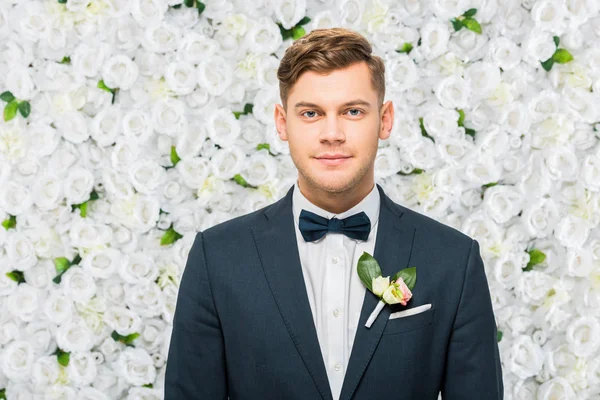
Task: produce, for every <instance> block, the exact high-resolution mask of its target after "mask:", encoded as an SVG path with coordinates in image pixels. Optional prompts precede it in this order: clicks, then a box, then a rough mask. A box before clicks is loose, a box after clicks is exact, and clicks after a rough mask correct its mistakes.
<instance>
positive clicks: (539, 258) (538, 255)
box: [528, 249, 546, 265]
mask: <svg viewBox="0 0 600 400" xmlns="http://www.w3.org/2000/svg"><path fill="white" fill-rule="evenodd" d="M528 253H529V264H531V265H536V264H540V263H543V262H544V260H546V254H544V252H542V251H540V250H537V249H532V250H529V251H528Z"/></svg>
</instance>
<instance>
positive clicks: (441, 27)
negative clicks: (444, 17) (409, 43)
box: [420, 19, 450, 60]
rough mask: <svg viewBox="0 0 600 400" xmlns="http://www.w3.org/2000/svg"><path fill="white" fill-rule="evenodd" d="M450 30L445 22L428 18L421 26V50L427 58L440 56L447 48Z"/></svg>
mask: <svg viewBox="0 0 600 400" xmlns="http://www.w3.org/2000/svg"><path fill="white" fill-rule="evenodd" d="M449 39H450V31H449V29H448V25H447V24H446V23H442V22H439V21H438V20H435V19H433V20H430V21H428V22H427V23H425V24H424V25H423V26H422V27H421V46H420V47H421V51H422V52H423V55H424V56H425V58H426V59H427V60H433V59H434V58H436V57H439V56H441V55H442V54H443V53H444V52H446V51H447V49H448V41H449Z"/></svg>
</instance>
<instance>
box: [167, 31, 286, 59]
mask: <svg viewBox="0 0 600 400" xmlns="http://www.w3.org/2000/svg"><path fill="white" fill-rule="evenodd" d="M278 29H279V28H278ZM280 36H281V34H280ZM218 49H219V45H218V43H217V42H216V41H215V40H214V39H212V38H210V37H208V36H205V35H200V34H199V33H198V32H193V31H192V32H186V34H185V35H184V36H183V38H182V39H181V40H180V41H179V47H178V49H177V54H179V55H181V57H182V58H183V60H185V61H187V62H189V63H192V64H200V63H201V62H202V61H204V60H206V59H210V58H212V57H213V56H214V55H215V54H216V53H217V51H218Z"/></svg>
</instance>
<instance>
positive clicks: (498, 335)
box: [496, 331, 503, 341]
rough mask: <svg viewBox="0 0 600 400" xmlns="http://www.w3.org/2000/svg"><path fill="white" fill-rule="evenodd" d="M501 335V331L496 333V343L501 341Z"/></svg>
mask: <svg viewBox="0 0 600 400" xmlns="http://www.w3.org/2000/svg"><path fill="white" fill-rule="evenodd" d="M502 335H503V334H502V331H498V334H497V335H496V336H497V339H498V341H501V340H502Z"/></svg>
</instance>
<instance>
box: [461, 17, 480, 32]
mask: <svg viewBox="0 0 600 400" xmlns="http://www.w3.org/2000/svg"><path fill="white" fill-rule="evenodd" d="M462 24H463V25H464V26H465V28H467V29H468V30H470V31H473V32H475V33H479V34H481V25H479V22H477V20H476V19H474V18H471V17H468V18H465V19H464V20H463V21H462Z"/></svg>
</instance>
